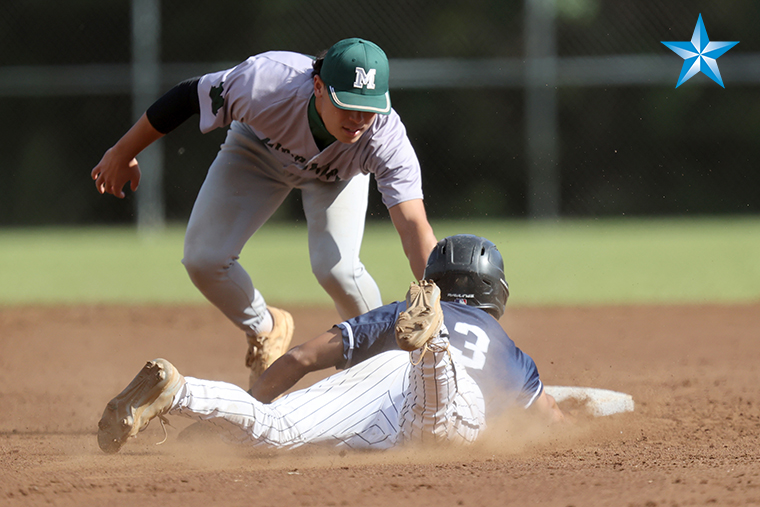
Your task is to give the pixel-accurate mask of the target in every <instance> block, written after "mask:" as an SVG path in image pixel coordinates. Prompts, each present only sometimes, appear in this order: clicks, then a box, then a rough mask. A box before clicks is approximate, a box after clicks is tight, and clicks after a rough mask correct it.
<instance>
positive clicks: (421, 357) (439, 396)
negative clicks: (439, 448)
mask: <svg viewBox="0 0 760 507" xmlns="http://www.w3.org/2000/svg"><path fill="white" fill-rule="evenodd" d="M440 294H441V292H440V290H439V289H438V287H437V286H436V285H435V284H434V283H432V282H425V281H421V282H420V284H419V285H416V284H412V286H411V287H410V289H409V292H408V293H407V297H406V303H407V309H406V310H405V311H404V312H402V313H401V314H400V315H399V317H398V321H397V324H396V341H397V342H398V345H399V347H400V348H402V349H404V350H410V352H409V359H410V362H411V364H412V367H411V368H410V369H409V383H408V388H407V392H406V395H405V397H404V404H403V407H402V409H401V415H400V419H399V427H400V435H399V440H401V441H406V442H408V441H412V442H428V441H430V442H443V441H450V442H463V443H468V442H473V441H474V440H475V439H476V438H477V436H478V434H479V433H480V431H481V430H482V429H484V428H485V405H484V402H483V394H482V393H481V391H480V388H479V387H478V385H477V384H476V383H475V382H474V381H473V380H472V379H471V378H470V376H469V375H468V374H467V372H466V370H465V369H464V368H463V367H460V366H457V364H456V363H455V362H454V361H453V359H452V357H451V352H450V351H449V334H448V330H447V329H446V326H445V325H444V324H443V311H442V309H441V304H440Z"/></svg>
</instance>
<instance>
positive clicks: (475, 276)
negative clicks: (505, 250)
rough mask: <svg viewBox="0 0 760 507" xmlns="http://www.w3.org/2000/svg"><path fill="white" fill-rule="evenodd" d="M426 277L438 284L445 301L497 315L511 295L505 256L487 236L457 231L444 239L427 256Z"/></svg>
mask: <svg viewBox="0 0 760 507" xmlns="http://www.w3.org/2000/svg"><path fill="white" fill-rule="evenodd" d="M424 278H425V279H426V280H433V281H434V282H435V283H436V285H438V287H439V288H440V289H441V300H442V301H458V302H460V303H465V304H467V305H468V306H474V307H476V308H480V309H482V310H485V311H486V312H488V313H490V314H491V315H493V316H494V317H495V318H496V319H499V318H501V316H502V315H503V314H504V307H505V306H506V305H507V299H508V298H509V285H507V281H506V280H505V279H504V260H503V259H502V257H501V253H499V250H498V249H497V248H496V245H494V244H493V243H491V242H490V241H488V240H487V239H485V238H481V237H479V236H473V235H472V234H457V235H456V236H449V237H448V238H444V239H442V240H441V241H439V242H438V244H437V245H436V246H435V248H434V249H433V251H432V252H431V254H430V256H429V257H428V261H427V266H425V275H424Z"/></svg>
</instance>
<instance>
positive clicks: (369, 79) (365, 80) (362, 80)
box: [354, 67, 377, 90]
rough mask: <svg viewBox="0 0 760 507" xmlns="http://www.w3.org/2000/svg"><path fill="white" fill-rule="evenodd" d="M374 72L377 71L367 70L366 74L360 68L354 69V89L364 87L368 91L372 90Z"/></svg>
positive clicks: (373, 86) (373, 87)
mask: <svg viewBox="0 0 760 507" xmlns="http://www.w3.org/2000/svg"><path fill="white" fill-rule="evenodd" d="M376 70H377V69H369V72H367V71H365V70H364V69H363V68H361V67H356V79H355V80H354V88H361V87H363V86H364V85H366V86H367V89H368V90H374V89H375V72H376Z"/></svg>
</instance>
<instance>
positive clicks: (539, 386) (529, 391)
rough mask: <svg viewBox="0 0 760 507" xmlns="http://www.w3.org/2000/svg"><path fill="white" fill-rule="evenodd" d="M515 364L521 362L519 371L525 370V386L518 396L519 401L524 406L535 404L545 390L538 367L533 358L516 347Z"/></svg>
mask: <svg viewBox="0 0 760 507" xmlns="http://www.w3.org/2000/svg"><path fill="white" fill-rule="evenodd" d="M515 364H519V365H520V366H519V368H518V371H521V372H523V375H524V376H523V387H522V389H521V390H520V393H519V394H518V396H517V402H518V404H519V405H521V406H523V407H524V408H528V407H530V406H531V405H533V402H534V401H536V398H538V397H539V396H540V395H541V393H542V392H543V390H544V385H543V383H542V382H541V378H540V377H539V375H538V368H536V363H535V361H533V358H532V357H530V356H529V355H528V354H526V353H524V352H523V351H522V350H520V349H519V348H517V347H515Z"/></svg>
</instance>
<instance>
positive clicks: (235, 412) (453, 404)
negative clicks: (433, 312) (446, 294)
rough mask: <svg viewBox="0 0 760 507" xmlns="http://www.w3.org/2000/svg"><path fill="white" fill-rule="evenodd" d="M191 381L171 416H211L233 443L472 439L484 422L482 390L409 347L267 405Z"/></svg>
mask: <svg viewBox="0 0 760 507" xmlns="http://www.w3.org/2000/svg"><path fill="white" fill-rule="evenodd" d="M439 340H442V343H443V344H444V346H445V345H447V344H448V340H447V339H446V338H445V337H441V338H439ZM433 355H435V358H434V357H433ZM416 362H417V361H416V360H415V363H416ZM456 373H459V375H456ZM185 380H186V384H185V387H184V388H183V391H182V392H181V393H180V395H179V396H178V397H177V400H175V406H174V407H173V408H172V410H171V411H170V414H172V415H175V414H176V415H183V416H186V417H190V418H193V419H196V420H205V421H208V423H210V424H213V425H214V426H215V427H216V428H217V429H218V430H219V432H220V434H221V435H222V438H223V439H224V440H226V441H228V442H232V443H239V444H247V445H253V446H259V445H264V446H269V447H276V448H293V447H299V446H303V445H331V446H339V447H348V448H357V449H368V448H372V449H387V448H390V447H393V446H394V445H396V444H398V443H400V442H402V441H410V440H416V441H429V440H431V436H430V435H432V440H433V441H439V440H445V439H451V440H454V441H462V442H470V441H472V440H474V439H475V437H476V436H477V434H478V431H479V429H481V428H482V427H484V420H483V398H482V395H481V394H480V390H479V389H478V387H477V385H475V383H474V382H473V381H472V380H471V379H470V378H469V377H468V376H467V374H466V373H465V372H464V369H463V368H461V369H460V370H459V371H455V369H454V366H453V364H452V362H451V356H450V355H449V354H448V353H445V352H444V353H440V352H438V353H434V352H432V351H428V352H426V354H425V356H424V357H423V358H422V360H421V361H420V362H419V364H417V365H416V366H413V365H412V363H411V362H410V354H409V353H407V352H402V351H391V352H385V353H382V354H379V355H377V356H375V357H372V358H370V359H368V360H366V361H363V362H362V363H360V364H358V365H356V366H353V367H351V368H349V369H347V370H343V371H341V372H338V373H336V374H335V375H332V376H330V377H328V378H326V379H324V380H322V381H320V382H317V383H316V384H314V385H313V386H311V387H309V388H307V389H303V390H300V391H296V392H293V393H290V394H288V395H286V396H283V397H282V398H279V399H278V400H276V401H274V402H273V403H271V404H268V405H267V404H263V403H261V402H259V401H257V400H256V399H254V398H252V397H251V396H249V395H248V393H246V392H245V391H244V390H243V389H241V388H239V387H237V386H235V385H232V384H228V383H226V382H217V381H209V380H202V379H197V378H194V377H185ZM457 386H460V387H461V386H466V389H465V391H464V392H459V390H458V389H457ZM400 411H403V412H404V415H401V414H400ZM399 421H402V426H400V425H399Z"/></svg>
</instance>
